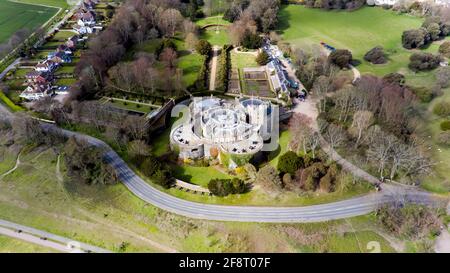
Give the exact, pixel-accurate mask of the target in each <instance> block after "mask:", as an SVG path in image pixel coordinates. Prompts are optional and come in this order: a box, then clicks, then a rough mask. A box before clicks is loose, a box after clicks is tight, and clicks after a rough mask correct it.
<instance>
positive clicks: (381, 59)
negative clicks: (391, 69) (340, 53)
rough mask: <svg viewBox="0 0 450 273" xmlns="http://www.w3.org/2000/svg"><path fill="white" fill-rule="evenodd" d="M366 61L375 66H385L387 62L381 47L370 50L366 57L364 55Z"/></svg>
mask: <svg viewBox="0 0 450 273" xmlns="http://www.w3.org/2000/svg"><path fill="white" fill-rule="evenodd" d="M364 60H366V61H368V62H371V63H373V64H384V63H386V62H387V59H386V55H385V54H384V51H383V47H381V46H376V47H374V48H372V49H371V50H369V51H368V52H367V53H366V55H364Z"/></svg>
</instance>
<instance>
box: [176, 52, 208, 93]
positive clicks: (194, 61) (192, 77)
mask: <svg viewBox="0 0 450 273" xmlns="http://www.w3.org/2000/svg"><path fill="white" fill-rule="evenodd" d="M203 60H204V57H203V56H201V55H200V54H197V53H190V54H186V55H183V56H181V57H179V58H178V68H180V69H182V70H183V83H184V85H185V86H190V85H192V84H194V83H195V81H196V80H197V77H198V72H199V71H200V68H201V66H202V64H203Z"/></svg>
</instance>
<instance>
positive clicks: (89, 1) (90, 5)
mask: <svg viewBox="0 0 450 273" xmlns="http://www.w3.org/2000/svg"><path fill="white" fill-rule="evenodd" d="M97 4H98V1H93V0H84V1H83V3H82V4H81V7H82V8H83V9H86V10H92V9H94V8H95V5H97Z"/></svg>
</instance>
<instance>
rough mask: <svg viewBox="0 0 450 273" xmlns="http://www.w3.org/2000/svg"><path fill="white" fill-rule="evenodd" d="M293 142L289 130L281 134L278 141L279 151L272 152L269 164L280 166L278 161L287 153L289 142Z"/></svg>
mask: <svg viewBox="0 0 450 273" xmlns="http://www.w3.org/2000/svg"><path fill="white" fill-rule="evenodd" d="M290 140H291V132H290V131H289V130H284V131H281V132H280V138H279V139H278V149H277V150H275V151H272V152H270V154H269V163H270V164H271V165H272V166H274V167H276V166H277V165H278V159H279V158H280V156H282V155H283V154H284V153H286V152H287V148H288V144H289V141H290Z"/></svg>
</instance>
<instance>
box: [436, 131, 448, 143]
mask: <svg viewBox="0 0 450 273" xmlns="http://www.w3.org/2000/svg"><path fill="white" fill-rule="evenodd" d="M437 141H438V143H439V144H442V145H450V131H444V132H440V133H439V135H438V138H437Z"/></svg>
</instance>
